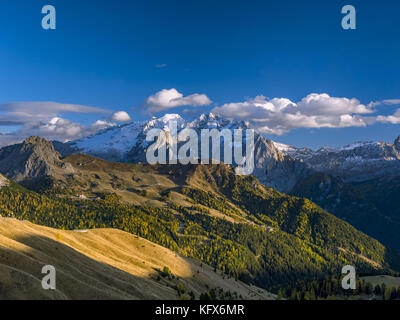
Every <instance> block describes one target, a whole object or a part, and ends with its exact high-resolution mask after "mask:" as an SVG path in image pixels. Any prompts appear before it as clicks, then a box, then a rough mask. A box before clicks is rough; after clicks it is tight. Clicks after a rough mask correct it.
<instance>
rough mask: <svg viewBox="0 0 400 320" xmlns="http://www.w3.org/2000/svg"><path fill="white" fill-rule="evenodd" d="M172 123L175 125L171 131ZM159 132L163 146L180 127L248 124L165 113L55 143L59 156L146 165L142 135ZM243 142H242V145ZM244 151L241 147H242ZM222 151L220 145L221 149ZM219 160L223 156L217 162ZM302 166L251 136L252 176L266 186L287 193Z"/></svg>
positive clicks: (241, 126) (146, 143)
mask: <svg viewBox="0 0 400 320" xmlns="http://www.w3.org/2000/svg"><path fill="white" fill-rule="evenodd" d="M172 121H175V122H176V123H177V130H176V132H174V130H173V126H172ZM153 128H157V129H162V130H164V131H165V132H166V133H168V134H167V135H166V136H167V139H169V141H167V142H166V143H167V145H169V144H171V143H172V142H171V141H173V140H174V139H170V138H172V137H174V135H176V134H178V133H179V132H180V131H181V130H182V129H184V128H191V129H194V130H196V131H197V132H198V133H200V130H202V129H218V130H223V129H228V130H234V129H247V128H249V124H248V123H246V122H244V121H235V120H228V119H224V118H221V117H219V116H216V115H214V114H212V113H209V114H202V115H201V116H200V117H199V118H198V119H195V120H194V121H191V122H188V121H186V120H185V119H183V118H182V117H181V116H180V115H178V114H166V115H164V116H162V117H160V118H153V119H151V120H149V121H141V122H131V123H128V124H124V125H120V126H114V127H110V128H107V129H104V130H101V131H99V132H98V133H96V134H95V135H92V136H89V137H86V138H83V139H80V140H77V141H73V142H71V143H68V144H67V147H66V145H65V144H63V145H61V144H58V143H57V144H55V147H56V149H57V150H58V151H59V152H60V153H61V154H63V155H67V154H70V153H76V152H80V153H87V154H90V155H93V156H96V157H99V158H103V159H106V160H110V161H119V162H133V163H137V162H146V157H145V155H146V150H147V147H148V146H149V144H150V143H152V142H149V141H146V134H147V133H148V131H149V130H150V129H153ZM244 141H245V140H243V142H244ZM243 149H244V148H243ZM221 150H223V146H221ZM221 160H222V161H223V157H222V159H221ZM304 172H305V166H304V164H302V163H301V161H299V160H296V159H292V158H291V157H290V156H287V155H285V154H283V153H282V152H280V151H279V150H278V148H276V147H275V145H274V143H273V142H272V141H271V140H268V139H266V138H264V137H262V136H261V135H259V134H258V133H255V170H254V173H253V174H254V175H255V176H257V177H258V178H259V180H260V181H261V182H262V183H264V184H265V185H267V186H270V187H274V188H276V189H278V190H280V191H284V192H288V191H289V190H290V189H291V188H292V187H293V186H294V185H295V184H296V182H297V180H298V179H299V177H301V176H303V175H304Z"/></svg>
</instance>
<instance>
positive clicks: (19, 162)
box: [0, 137, 73, 181]
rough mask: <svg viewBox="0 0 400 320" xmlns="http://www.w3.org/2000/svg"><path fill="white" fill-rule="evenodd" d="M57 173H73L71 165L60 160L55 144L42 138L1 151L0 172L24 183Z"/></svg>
mask: <svg viewBox="0 0 400 320" xmlns="http://www.w3.org/2000/svg"><path fill="white" fill-rule="evenodd" d="M56 171H64V172H65V173H70V172H73V168H72V166H71V165H70V164H65V163H64V162H62V161H61V160H60V154H59V153H58V152H57V151H55V150H54V147H53V144H52V143H51V142H49V141H47V140H45V139H43V138H40V137H30V138H28V139H26V140H25V141H24V142H23V143H20V144H15V145H12V146H8V147H4V148H2V149H0V172H1V173H2V174H4V175H6V176H7V177H9V178H11V179H13V180H15V181H22V180H25V179H27V178H37V177H42V176H47V175H52V174H54V173H55V172H56Z"/></svg>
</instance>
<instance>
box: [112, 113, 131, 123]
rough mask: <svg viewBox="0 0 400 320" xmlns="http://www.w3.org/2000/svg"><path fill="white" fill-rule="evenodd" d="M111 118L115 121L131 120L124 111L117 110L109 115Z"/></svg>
mask: <svg viewBox="0 0 400 320" xmlns="http://www.w3.org/2000/svg"><path fill="white" fill-rule="evenodd" d="M111 120H112V121H116V122H127V121H131V117H130V116H129V114H128V113H127V112H125V111H117V112H114V113H113V114H112V115H111Z"/></svg>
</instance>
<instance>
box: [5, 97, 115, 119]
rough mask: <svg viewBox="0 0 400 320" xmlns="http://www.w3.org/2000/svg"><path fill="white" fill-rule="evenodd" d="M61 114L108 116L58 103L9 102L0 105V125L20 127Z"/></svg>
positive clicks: (102, 111)
mask: <svg viewBox="0 0 400 320" xmlns="http://www.w3.org/2000/svg"><path fill="white" fill-rule="evenodd" d="M63 112H73V113H85V114H109V113H110V111H109V110H107V109H103V108H96V107H89V106H81V105H75V104H64V103H58V102H31V101H27V102H10V103H4V104H0V125H22V124H24V123H29V122H32V121H45V120H48V119H49V118H51V117H55V116H57V115H59V114H60V113H63Z"/></svg>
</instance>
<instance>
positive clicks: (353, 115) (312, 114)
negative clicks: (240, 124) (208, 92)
mask: <svg viewBox="0 0 400 320" xmlns="http://www.w3.org/2000/svg"><path fill="white" fill-rule="evenodd" d="M212 112H213V113H216V114H219V115H220V116H223V117H226V118H231V119H232V118H234V119H239V120H246V121H249V122H251V123H252V124H253V126H254V127H255V128H256V129H258V131H260V132H262V133H268V134H275V135H281V134H284V133H286V132H289V131H290V130H292V129H296V128H344V127H362V126H366V125H367V124H369V123H368V122H369V121H368V120H366V118H367V117H365V115H367V114H371V113H373V112H374V110H373V109H372V106H365V105H363V104H361V103H360V101H359V100H357V99H355V98H353V99H348V98H336V97H331V96H329V95H328V94H326V93H323V94H316V93H312V94H309V95H308V96H306V97H304V98H303V99H301V101H299V102H297V103H295V102H292V101H291V100H289V99H286V98H273V99H267V98H266V97H264V96H257V97H255V98H254V99H248V100H246V101H243V102H237V103H227V104H224V105H222V106H219V107H216V108H214V109H213V110H212Z"/></svg>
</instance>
